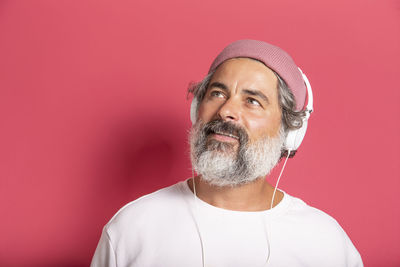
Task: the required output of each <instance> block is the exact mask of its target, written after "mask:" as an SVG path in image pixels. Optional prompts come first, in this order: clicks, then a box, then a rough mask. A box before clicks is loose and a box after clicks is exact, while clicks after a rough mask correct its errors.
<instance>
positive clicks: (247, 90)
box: [242, 89, 269, 103]
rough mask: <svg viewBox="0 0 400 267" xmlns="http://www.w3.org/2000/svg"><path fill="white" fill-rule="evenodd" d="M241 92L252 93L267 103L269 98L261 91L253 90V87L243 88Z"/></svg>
mask: <svg viewBox="0 0 400 267" xmlns="http://www.w3.org/2000/svg"><path fill="white" fill-rule="evenodd" d="M242 93H244V94H248V95H252V96H258V97H260V98H261V99H262V100H264V101H265V102H267V103H269V99H268V97H267V96H266V95H264V94H263V93H262V92H261V91H259V90H255V89H243V90H242Z"/></svg>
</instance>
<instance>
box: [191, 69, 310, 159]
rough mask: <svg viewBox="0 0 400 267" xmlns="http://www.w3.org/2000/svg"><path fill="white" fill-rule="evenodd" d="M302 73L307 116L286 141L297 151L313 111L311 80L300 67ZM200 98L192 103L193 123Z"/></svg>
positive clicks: (290, 131) (287, 147) (288, 148)
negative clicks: (306, 98) (305, 89)
mask: <svg viewBox="0 0 400 267" xmlns="http://www.w3.org/2000/svg"><path fill="white" fill-rule="evenodd" d="M298 69H299V71H300V73H301V75H302V76H303V80H304V83H305V85H306V88H307V97H308V100H307V107H306V109H305V110H304V111H305V113H306V114H305V117H304V118H303V125H302V126H301V128H299V129H296V130H289V131H288V133H287V136H286V139H285V142H284V147H285V149H286V150H289V151H295V150H297V149H298V148H299V147H300V144H301V142H302V141H303V139H304V136H305V135H306V131H307V124H308V118H310V115H311V113H312V112H313V110H314V109H313V93H312V89H311V85H310V82H309V81H308V79H307V76H306V75H305V74H304V73H303V72H302V71H301V69H300V68H298ZM198 104H199V103H198V100H197V98H196V97H194V98H193V100H192V103H191V105H190V120H191V121H192V124H195V123H196V120H197V106H198Z"/></svg>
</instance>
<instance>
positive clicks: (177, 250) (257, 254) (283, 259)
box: [91, 181, 363, 267]
mask: <svg viewBox="0 0 400 267" xmlns="http://www.w3.org/2000/svg"><path fill="white" fill-rule="evenodd" d="M197 225H198V227H197ZM266 229H267V230H266ZM266 232H268V235H267V234H266ZM200 237H201V239H202V242H201V241H200ZM268 242H269V246H268ZM202 244H203V250H204V260H205V266H210V267H211V266H214V267H236V266H237V267H239V266H241V267H242V266H246V267H249V266H251V267H258V266H260V267H261V266H274V267H280V266H282V267H288V266H289V267H296V266H316V267H321V266H324V267H329V266H332V267H338V266H349V267H359V266H363V263H362V261H361V257H360V254H359V253H358V252H357V250H356V249H355V247H354V245H353V244H352V242H351V241H350V239H349V238H348V236H347V235H346V233H345V232H344V231H343V229H342V228H341V227H340V225H339V224H338V223H337V222H336V221H335V220H334V219H333V218H332V217H330V216H329V215H327V214H326V213H324V212H322V211H320V210H318V209H315V208H313V207H310V206H308V205H307V204H305V203H304V202H303V201H302V200H300V199H298V198H295V197H292V196H290V195H288V194H286V193H284V197H283V199H282V201H281V202H280V203H279V204H278V205H276V206H275V207H274V208H273V209H271V210H266V211H258V212H243V211H231V210H225V209H221V208H217V207H214V206H212V205H210V204H208V203H206V202H204V201H202V200H200V199H198V198H197V199H196V201H195V199H194V195H193V193H192V192H191V191H190V189H189V187H188V185H187V182H186V181H182V182H179V183H177V184H175V185H173V186H170V187H167V188H164V189H161V190H159V191H156V192H154V193H152V194H149V195H146V196H143V197H141V198H139V199H137V200H135V201H133V202H130V203H129V204H127V205H126V206H124V207H123V208H122V209H121V210H119V211H118V212H117V213H116V214H115V215H114V217H113V218H112V219H111V220H110V222H109V223H108V224H107V225H106V226H105V227H104V229H103V233H102V235H101V238H100V241H99V244H98V246H97V249H96V252H95V254H94V256H93V260H92V264H91V266H92V267H103V266H104V267H105V266H107V267H114V266H118V267H128V266H138V267H147V266H160V267H161V266H162V267H180V266H182V267H201V266H202V251H203V250H202ZM268 248H270V251H269V249H268ZM269 252H270V258H269V261H268V264H267V265H265V263H266V259H267V257H268V253H269Z"/></svg>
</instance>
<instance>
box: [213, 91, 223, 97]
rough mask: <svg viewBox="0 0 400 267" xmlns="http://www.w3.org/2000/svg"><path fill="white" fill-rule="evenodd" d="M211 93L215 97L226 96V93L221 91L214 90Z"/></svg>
mask: <svg viewBox="0 0 400 267" xmlns="http://www.w3.org/2000/svg"><path fill="white" fill-rule="evenodd" d="M210 95H211V96H215V97H224V94H223V93H222V92H220V91H212V92H211V93H210Z"/></svg>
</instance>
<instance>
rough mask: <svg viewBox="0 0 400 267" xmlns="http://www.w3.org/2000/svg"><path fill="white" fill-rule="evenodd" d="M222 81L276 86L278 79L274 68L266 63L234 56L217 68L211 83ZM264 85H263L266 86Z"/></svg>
mask: <svg viewBox="0 0 400 267" xmlns="http://www.w3.org/2000/svg"><path fill="white" fill-rule="evenodd" d="M217 80H218V82H222V83H230V82H240V83H242V84H248V85H252V84H257V85H258V86H260V85H261V86H263V85H264V86H268V87H269V86H273V87H276V85H277V82H278V79H277V77H276V75H275V73H274V71H273V70H271V69H270V68H268V67H267V66H265V64H264V63H262V62H260V61H259V60H256V59H252V58H244V57H239V58H232V59H229V60H226V61H224V62H223V63H222V64H221V65H220V66H218V68H217V69H216V70H215V73H214V74H213V76H212V77H211V80H210V84H211V83H212V82H215V81H217ZM264 86H263V87H264Z"/></svg>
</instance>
